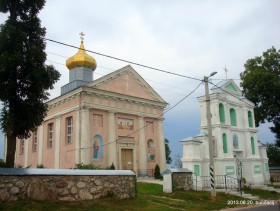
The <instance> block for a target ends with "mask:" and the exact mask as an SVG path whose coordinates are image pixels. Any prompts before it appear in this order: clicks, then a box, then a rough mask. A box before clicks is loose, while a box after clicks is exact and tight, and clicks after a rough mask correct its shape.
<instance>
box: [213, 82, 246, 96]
mask: <svg viewBox="0 0 280 211" xmlns="http://www.w3.org/2000/svg"><path fill="white" fill-rule="evenodd" d="M211 91H212V92H213V93H217V92H225V91H226V92H230V93H232V94H235V95H238V96H241V95H242V92H241V90H240V88H239V87H238V86H237V84H236V83H235V82H234V81H233V80H224V81H221V82H219V83H218V84H217V85H215V86H213V87H212V88H211Z"/></svg>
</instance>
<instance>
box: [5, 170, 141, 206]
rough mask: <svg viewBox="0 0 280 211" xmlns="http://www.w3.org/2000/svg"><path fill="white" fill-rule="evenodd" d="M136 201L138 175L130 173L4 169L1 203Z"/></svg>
mask: <svg viewBox="0 0 280 211" xmlns="http://www.w3.org/2000/svg"><path fill="white" fill-rule="evenodd" d="M108 196H110V197H115V198H118V199H126V198H134V197H136V175H135V173H134V172H133V171H130V170H75V169H69V170H68V169H67V170H66V169H9V168H0V201H15V200H26V199H34V200H65V201H75V200H91V199H98V198H101V197H108Z"/></svg>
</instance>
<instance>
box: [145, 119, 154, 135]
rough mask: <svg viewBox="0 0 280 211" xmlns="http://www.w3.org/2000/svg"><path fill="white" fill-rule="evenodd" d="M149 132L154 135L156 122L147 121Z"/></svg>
mask: <svg viewBox="0 0 280 211" xmlns="http://www.w3.org/2000/svg"><path fill="white" fill-rule="evenodd" d="M146 127H147V132H149V133H154V122H152V121H146Z"/></svg>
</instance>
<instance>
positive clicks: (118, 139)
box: [66, 81, 203, 152]
mask: <svg viewBox="0 0 280 211" xmlns="http://www.w3.org/2000/svg"><path fill="white" fill-rule="evenodd" d="M202 83H203V81H202V82H200V83H199V84H198V86H197V87H196V88H195V89H193V90H192V91H191V92H190V93H189V94H187V95H186V96H185V97H183V98H182V99H181V100H179V101H178V102H177V103H176V104H174V105H173V106H172V107H170V108H169V109H167V110H165V111H164V112H162V114H160V115H159V116H158V117H157V118H155V119H154V120H153V121H152V122H149V123H148V124H146V125H144V126H143V127H141V128H139V129H138V130H136V131H133V132H131V133H129V134H127V135H126V136H122V137H120V138H117V139H116V140H114V141H111V142H108V143H106V144H102V145H100V146H103V147H104V146H107V145H109V144H113V143H115V142H117V141H120V140H122V139H124V138H131V137H130V136H131V135H133V134H135V133H138V132H139V131H140V130H143V129H144V128H146V127H147V126H149V125H150V124H152V123H154V122H155V121H157V120H158V119H160V118H161V117H162V116H163V115H164V114H166V113H167V112H169V111H171V110H172V109H174V108H175V107H176V106H178V105H179V104H180V103H181V102H183V101H184V100H185V99H186V98H188V97H189V96H190V95H191V94H193V93H194V92H195V91H196V90H197V89H198V88H199V87H200V85H201V84H202ZM92 148H93V147H84V148H80V149H81V150H82V149H92ZM76 150H79V149H73V150H68V151H66V152H71V151H76Z"/></svg>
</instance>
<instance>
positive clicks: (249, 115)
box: [248, 111, 253, 127]
mask: <svg viewBox="0 0 280 211" xmlns="http://www.w3.org/2000/svg"><path fill="white" fill-rule="evenodd" d="M248 121H249V127H253V116H252V112H251V111H248Z"/></svg>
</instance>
